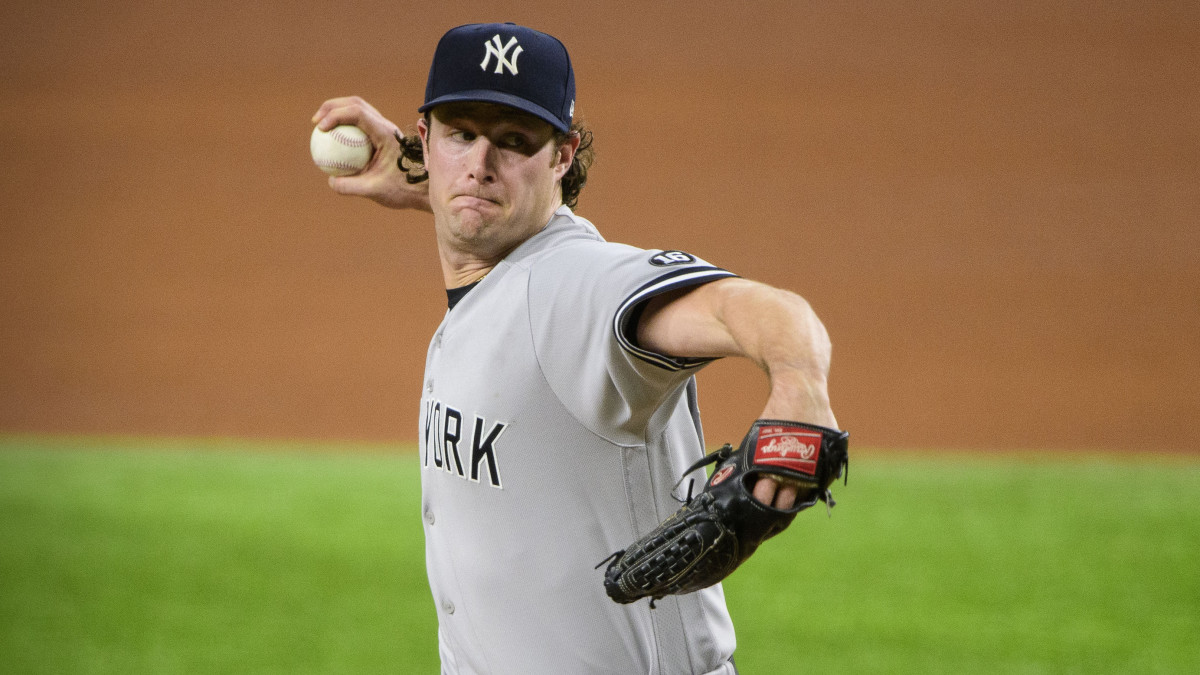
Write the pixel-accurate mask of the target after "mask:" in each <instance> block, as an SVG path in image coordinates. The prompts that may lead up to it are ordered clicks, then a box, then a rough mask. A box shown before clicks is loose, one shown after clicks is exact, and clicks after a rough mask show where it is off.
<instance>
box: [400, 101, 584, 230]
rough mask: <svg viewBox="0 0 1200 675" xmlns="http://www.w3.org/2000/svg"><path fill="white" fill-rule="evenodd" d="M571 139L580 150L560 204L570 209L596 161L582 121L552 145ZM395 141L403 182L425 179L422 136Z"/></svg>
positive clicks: (558, 135)
mask: <svg viewBox="0 0 1200 675" xmlns="http://www.w3.org/2000/svg"><path fill="white" fill-rule="evenodd" d="M428 118H429V114H428V113H426V119H427V120H428ZM572 136H578V137H579V147H578V148H577V149H576V150H575V160H574V161H573V162H571V168H569V169H567V173H566V175H564V176H563V178H562V198H563V203H564V204H566V205H567V206H569V207H570V208H572V209H573V208H575V205H576V204H578V203H579V193H580V192H582V191H583V186H584V185H586V184H587V178H588V169H590V168H591V166H592V161H593V160H595V158H596V151H595V149H594V148H593V147H592V131H591V130H590V129H588V128H587V127H585V126H584V124H583V122H582V121H575V122H573V123H572V124H571V130H570V131H567V132H561V131H555V133H554V143H555V145H562V144H563V143H566V142H567V139H569V138H570V137H572ZM397 139H398V140H399V141H400V159H398V160H396V164H397V166H399V167H400V170H401V171H403V172H404V179H405V180H407V181H408V182H409V183H410V184H412V183H420V182H421V181H424V180H428V178H429V172H428V171H426V170H425V152H424V150H422V148H421V137H420V136H418V135H417V134H408V135H407V136H400V135H399V134H397Z"/></svg>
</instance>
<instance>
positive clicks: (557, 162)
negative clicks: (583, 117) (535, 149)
mask: <svg viewBox="0 0 1200 675" xmlns="http://www.w3.org/2000/svg"><path fill="white" fill-rule="evenodd" d="M580 140H582V139H581V138H580V136H579V132H577V131H572V132H571V133H569V134H567V137H566V138H565V139H563V141H562V142H561V143H559V144H558V150H557V152H555V154H554V172H555V173H556V174H557V175H558V177H559V178H562V177H563V176H565V175H567V170H568V169H570V168H571V162H574V161H575V151H576V150H578V149H579V142H580Z"/></svg>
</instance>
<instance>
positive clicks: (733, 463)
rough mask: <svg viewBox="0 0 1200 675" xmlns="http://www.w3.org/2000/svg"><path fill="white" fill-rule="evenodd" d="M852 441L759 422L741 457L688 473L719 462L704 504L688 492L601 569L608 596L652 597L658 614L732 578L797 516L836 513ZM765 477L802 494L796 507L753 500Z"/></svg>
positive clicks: (838, 434)
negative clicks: (834, 488) (665, 604)
mask: <svg viewBox="0 0 1200 675" xmlns="http://www.w3.org/2000/svg"><path fill="white" fill-rule="evenodd" d="M848 438H849V434H848V433H846V432H844V431H838V430H836V429H827V428H825V427H819V426H816V425H813V424H804V423H802V422H788V421H784V420H758V421H756V422H755V423H754V425H753V426H751V427H750V431H749V433H747V434H746V437H745V438H743V439H742V444H741V446H740V447H739V448H738V449H737V450H734V449H733V446H731V445H729V444H726V445H725V446H724V447H722V448H721V449H720V450H718V451H717V452H714V453H712V454H710V455H708V456H706V457H705V458H704V459H701V460H700V461H699V462H696V463H695V464H694V465H692V466H691V468H689V469H688V470H687V471H685V472H684V476H687V475H688V474H689V473H691V472H692V471H695V470H696V469H698V468H700V467H702V466H705V465H707V464H712V463H714V462H717V466H716V468H715V469H714V470H713V474H712V476H711V477H710V478H709V479H708V483H707V484H706V485H705V487H704V491H703V492H701V494H700V495H699V496H697V497H695V498H694V499H693V498H692V496H691V490H689V491H688V493H689V494H688V499H687V502H686V503H685V504H684V505H683V507H681V508H680V509H679V510H678V511H676V512H675V514H674V515H672V516H671V517H670V518H667V519H666V520H665V521H663V522H662V523H661V524H659V526H658V527H656V528H655V529H654V530H653V531H651V532H650V533H649V534H647V535H646V536H644V537H642V538H641V539H639V540H638V541H636V542H634V543H633V545H631V546H630V547H629V548H627V549H625V550H623V551H617V552H616V553H614V554H613V555H611V556H609V557H608V558H606V559H605V560H603V561H601V563H600V565H603V564H604V563H606V562H608V563H609V565H608V569H607V570H605V572H604V589H605V590H606V591H607V592H608V596H609V597H610V598H612V599H613V600H615V601H616V602H619V603H622V604H624V603H630V602H634V601H635V600H638V599H640V598H644V597H647V596H649V597H650V599H651V600H650V606H651V607H653V606H654V602H655V601H656V600H658V599H659V598H662V597H663V596H665V595H680V594H684V593H691V592H693V591H698V590H700V589H701V588H707V587H708V586H711V585H713V584H715V583H717V582H718V581H720V580H722V579H724V578H725V577H727V576H729V574H730V573H731V572H733V570H735V569H736V568H737V566H738V565H741V564H742V563H743V562H744V561H745V560H746V559H747V558H749V557H750V554H752V553H754V551H755V549H757V548H758V545H759V544H761V543H762V542H764V541H766V540H767V539H769V538H771V537H773V536H775V535H776V534H778V533H780V532H782V531H783V529H784V528H786V527H787V526H788V525H789V524H790V523H791V522H792V519H793V518H795V517H796V514H797V513H799V512H800V511H803V510H804V509H807V508H808V507H810V506H813V505H814V504H816V503H817V501H823V502H825V503H826V505H827V507H832V506H833V495H832V494H831V493H830V491H829V486H830V485H832V484H833V482H834V481H835V480H837V479H838V478H840V477H841V476H842V472H843V470H845V472H846V477H847V479H849V461H850V460H849V454H848V442H847V441H848ZM763 475H770V476H776V477H778V478H780V479H781V480H783V481H784V482H790V483H795V484H798V485H800V486H802V489H801V490H800V492H799V494H798V495H797V502H796V504H795V505H794V506H793V507H792V508H790V509H787V510H781V509H776V508H774V507H771V506H766V505H764V504H762V503H761V502H759V501H758V500H757V499H755V498H754V496H753V494H751V490H753V488H754V483H755V481H756V480H757V479H758V478H759V477H761V476H763ZM680 482H682V479H681V480H680ZM676 486H678V484H676ZM803 488H808V489H807V490H805V489H803ZM610 561H611V562H610ZM600 565H597V566H596V568H597V569H599V567H600Z"/></svg>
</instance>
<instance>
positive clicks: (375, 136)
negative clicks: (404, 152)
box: [312, 96, 431, 211]
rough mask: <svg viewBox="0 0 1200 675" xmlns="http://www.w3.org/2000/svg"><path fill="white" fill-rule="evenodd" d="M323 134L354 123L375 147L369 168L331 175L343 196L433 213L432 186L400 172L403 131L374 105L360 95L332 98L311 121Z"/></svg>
mask: <svg viewBox="0 0 1200 675" xmlns="http://www.w3.org/2000/svg"><path fill="white" fill-rule="evenodd" d="M312 122H313V124H316V125H317V127H318V128H319V129H321V130H322V131H329V130H330V129H332V128H334V127H336V126H338V125H339V124H352V125H354V126H356V127H358V128H360V129H362V130H363V131H365V132H366V134H367V136H368V137H369V138H370V139H371V143H372V144H373V145H374V146H375V156H374V157H372V158H371V163H370V164H368V165H367V168H365V169H363V170H362V171H361V172H360V173H357V174H355V175H353V176H342V177H337V176H330V177H329V187H331V188H333V191H334V192H337V193H338V194H342V195H354V196H358V197H366V198H367V199H370V200H372V201H374V202H376V203H379V204H382V205H383V206H386V207H388V208H391V209H416V210H418V211H431V208H430V206H429V183H428V182H426V181H423V182H420V183H415V184H414V183H409V182H408V181H407V180H405V174H404V172H402V171H401V170H400V167H399V165H398V164H397V160H398V159H399V158H400V142H399V140H397V135H398V134H399V135H403V134H401V132H400V128H399V127H397V126H396V125H395V124H393V123H392V122H391V121H390V120H388V119H387V118H386V117H384V116H383V115H382V114H380V112H379V111H378V110H376V109H375V107H374V106H372V105H371V104H369V103H367V102H366V101H364V100H362V99H361V98H359V97H357V96H346V97H341V98H331V99H329V100H328V101H325V102H324V103H322V104H321V107H320V108H318V109H317V112H316V114H314V115H313V118H312Z"/></svg>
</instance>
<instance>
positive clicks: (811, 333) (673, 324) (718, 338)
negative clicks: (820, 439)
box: [637, 278, 837, 509]
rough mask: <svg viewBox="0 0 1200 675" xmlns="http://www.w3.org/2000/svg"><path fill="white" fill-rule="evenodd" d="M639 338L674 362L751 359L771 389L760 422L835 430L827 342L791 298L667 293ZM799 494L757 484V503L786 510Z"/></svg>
mask: <svg viewBox="0 0 1200 675" xmlns="http://www.w3.org/2000/svg"><path fill="white" fill-rule="evenodd" d="M637 338H638V343H639V345H640V346H642V347H643V348H645V349H649V350H652V351H654V352H657V353H660V354H666V355H670V356H675V357H688V358H704V357H708V358H715V357H725V356H741V357H745V358H748V359H750V360H751V361H753V362H754V363H755V364H756V365H758V367H759V368H761V369H762V370H763V371H764V372H765V373H766V374H767V377H768V380H769V382H770V394H769V395H768V397H767V404H766V407H765V408H764V409H763V412H762V414H761V415H760V418H767V419H785V420H795V421H797V422H807V423H809V424H818V425H820V426H824V427H829V428H834V429H836V428H837V420H836V419H835V418H834V415H833V409H832V408H831V407H830V404H829V387H828V378H829V364H830V355H831V350H832V346H831V343H830V341H829V334H828V333H827V332H826V330H825V326H824V325H823V324H822V323H821V321H820V319H818V318H817V315H816V312H814V311H813V309H812V307H811V306H809V304H808V302H807V301H805V300H804V298H802V297H800V296H799V295H796V294H795V293H792V292H790V291H786V290H783V289H779V288H774V287H772V286H768V285H766V284H763V283H759V282H756V281H750V280H748V279H742V278H727V279H720V280H717V281H712V282H709V283H706V284H703V285H701V286H696V287H692V288H689V289H683V290H680V291H674V292H669V293H664V294H662V295H659V296H657V297H655V298H653V299H651V300H650V301H648V303H647V305H646V309H645V311H644V312H643V314H642V316H641V319H640V320H639V321H638V329H637ZM797 490H798V489H797V487H796V486H794V485H788V484H780V483H777V482H776V481H775V480H774V479H771V478H762V479H760V480H759V481H758V483H756V484H755V487H754V496H755V497H756V498H757V499H758V500H759V501H761V502H763V503H764V504H774V505H775V506H776V507H777V508H784V509H786V508H790V507H791V506H792V504H793V503H794V502H795V500H796V496H797Z"/></svg>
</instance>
